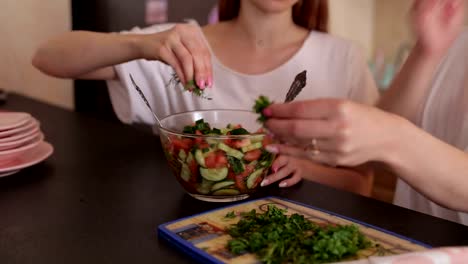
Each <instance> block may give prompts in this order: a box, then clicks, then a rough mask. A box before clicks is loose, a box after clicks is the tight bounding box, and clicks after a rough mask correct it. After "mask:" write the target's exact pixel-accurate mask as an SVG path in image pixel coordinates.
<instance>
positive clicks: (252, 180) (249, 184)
mask: <svg viewBox="0 0 468 264" xmlns="http://www.w3.org/2000/svg"><path fill="white" fill-rule="evenodd" d="M262 173H263V169H258V170H256V171H254V172H252V174H250V175H249V177H248V178H247V188H249V189H253V188H254V187H256V186H254V184H255V182H256V181H257V180H258V178H259V177H261V176H262Z"/></svg>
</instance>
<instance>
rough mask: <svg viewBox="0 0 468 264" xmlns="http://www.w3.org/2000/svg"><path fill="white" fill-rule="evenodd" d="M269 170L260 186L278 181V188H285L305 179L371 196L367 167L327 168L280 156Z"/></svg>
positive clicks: (315, 163)
mask: <svg viewBox="0 0 468 264" xmlns="http://www.w3.org/2000/svg"><path fill="white" fill-rule="evenodd" d="M271 170H272V171H273V173H272V174H271V175H268V176H267V177H266V178H265V180H264V181H263V182H262V186H267V185H270V184H272V183H274V182H278V181H280V183H279V187H281V188H285V187H289V186H292V185H295V184H297V183H298V182H300V181H301V180H302V179H306V180H309V181H314V182H318V183H320V184H324V185H328V186H331V187H334V188H337V189H341V190H345V191H349V192H354V193H358V194H361V195H365V196H370V194H371V189H372V183H373V171H372V169H371V167H370V166H368V165H363V166H359V167H356V168H343V167H329V166H325V165H322V164H319V163H317V162H313V161H311V160H307V159H300V158H295V157H291V156H286V155H281V156H279V157H278V158H277V159H276V160H275V161H274V162H273V165H272V167H271ZM288 176H290V177H289V178H287V177H288Z"/></svg>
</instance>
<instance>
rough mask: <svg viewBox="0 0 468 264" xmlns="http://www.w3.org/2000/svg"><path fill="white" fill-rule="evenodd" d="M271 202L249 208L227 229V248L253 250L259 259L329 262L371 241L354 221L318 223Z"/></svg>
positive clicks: (270, 261) (369, 244) (352, 252)
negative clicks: (263, 209)
mask: <svg viewBox="0 0 468 264" xmlns="http://www.w3.org/2000/svg"><path fill="white" fill-rule="evenodd" d="M285 213H286V210H281V209H279V208H277V207H276V206H273V205H270V206H269V207H268V210H267V211H266V212H265V213H263V214H260V213H257V212H256V210H252V211H250V212H247V213H243V214H241V216H242V219H241V220H240V221H239V222H238V223H237V224H235V225H232V226H231V227H230V228H229V229H228V233H229V234H230V235H231V236H232V237H233V239H231V240H230V241H229V242H228V249H229V250H230V251H231V252H232V253H234V254H242V253H245V252H250V253H254V254H256V255H257V257H258V258H259V260H260V261H261V262H262V263H267V264H274V263H275V264H276V263H277V264H281V263H329V262H336V261H340V260H343V259H345V258H348V257H351V256H354V255H356V253H357V252H358V251H359V250H361V249H365V248H367V247H369V246H371V242H370V241H369V240H368V239H367V238H366V237H365V236H364V235H363V234H362V233H361V232H360V231H359V229H358V227H357V226H355V225H346V226H332V225H328V226H320V225H317V224H315V223H313V222H311V221H309V220H307V219H305V218H304V216H302V215H299V214H293V215H291V216H287V215H286V214H285Z"/></svg>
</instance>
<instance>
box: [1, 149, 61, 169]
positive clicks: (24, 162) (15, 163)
mask: <svg viewBox="0 0 468 264" xmlns="http://www.w3.org/2000/svg"><path fill="white" fill-rule="evenodd" d="M53 152H54V148H53V147H52V145H50V144H49V143H47V142H45V141H41V142H40V144H38V145H36V146H35V147H34V148H32V149H30V150H29V151H26V152H24V154H23V155H19V156H16V157H14V158H13V159H11V160H9V161H8V162H5V163H1V164H0V173H1V174H7V173H10V174H13V173H15V171H18V170H21V169H24V168H26V167H29V166H32V165H35V164H37V163H39V162H41V161H43V160H45V159H47V158H48V157H49V156H50V155H51V154H52V153H53ZM4 176H7V175H4ZM0 177H1V176H0Z"/></svg>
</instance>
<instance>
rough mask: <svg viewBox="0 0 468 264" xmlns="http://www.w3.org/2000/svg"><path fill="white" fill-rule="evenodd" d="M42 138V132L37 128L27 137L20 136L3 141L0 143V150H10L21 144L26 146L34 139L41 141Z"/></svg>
mask: <svg viewBox="0 0 468 264" xmlns="http://www.w3.org/2000/svg"><path fill="white" fill-rule="evenodd" d="M42 140H44V134H42V133H41V132H40V131H39V130H38V131H36V133H34V134H32V135H29V136H27V137H24V138H21V139H19V140H15V141H11V142H4V143H0V151H4V150H10V149H15V148H20V147H22V146H26V145H29V144H32V143H34V142H35V141H42Z"/></svg>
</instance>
